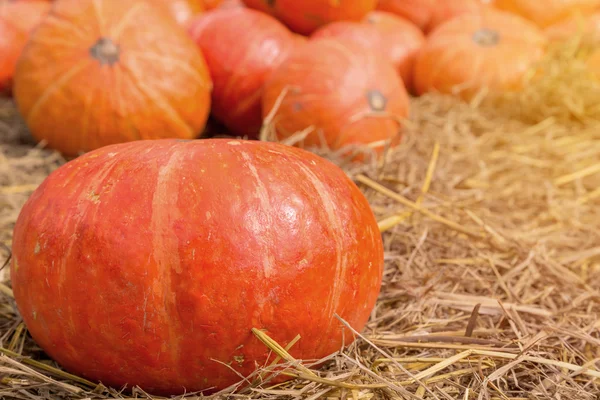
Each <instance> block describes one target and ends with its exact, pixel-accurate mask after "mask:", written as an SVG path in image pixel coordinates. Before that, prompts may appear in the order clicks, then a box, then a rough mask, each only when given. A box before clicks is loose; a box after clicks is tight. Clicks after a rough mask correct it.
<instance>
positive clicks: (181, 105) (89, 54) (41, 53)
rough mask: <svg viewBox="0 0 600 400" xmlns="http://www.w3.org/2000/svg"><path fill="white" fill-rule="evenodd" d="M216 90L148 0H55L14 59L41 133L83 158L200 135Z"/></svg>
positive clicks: (199, 60) (200, 62)
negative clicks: (131, 144) (109, 148)
mask: <svg viewBox="0 0 600 400" xmlns="http://www.w3.org/2000/svg"><path fill="white" fill-rule="evenodd" d="M98 18H101V19H102V21H103V24H102V25H99V24H98V23H97V21H98ZM140 23H142V24H141V25H140ZM74 27H80V28H79V29H76V30H75V31H73V29H74ZM84 27H85V28H84ZM67 38H68V39H67ZM211 87H212V83H211V80H210V75H209V72H208V68H207V66H206V62H205V60H204V57H203V56H202V54H201V53H200V52H199V50H198V49H197V47H196V45H195V44H194V42H193V41H192V39H191V38H189V37H188V35H187V33H186V32H185V31H184V30H183V29H180V28H179V27H178V26H177V24H176V23H175V22H174V21H173V20H172V19H171V18H170V17H168V16H165V15H163V14H162V13H160V12H159V10H158V9H157V8H155V7H154V6H152V5H151V4H150V3H146V2H145V1H142V0H133V1H117V0H103V1H93V0H57V1H56V2H55V3H54V5H53V8H52V11H51V12H50V14H49V15H48V17H47V18H45V19H44V20H43V21H42V23H41V24H40V25H39V26H38V28H37V29H36V30H35V31H34V32H33V34H32V36H31V39H30V42H29V44H28V46H27V47H26V48H25V50H24V52H23V55H22V57H21V59H20V61H19V63H18V64H17V70H16V73H15V82H14V95H15V100H16V102H17V105H18V108H19V110H20V112H21V115H23V117H24V119H25V122H26V123H27V126H28V127H29V129H30V131H31V133H32V135H33V136H34V137H35V138H36V139H38V140H46V141H47V143H48V145H49V147H51V148H54V149H57V150H59V151H61V152H62V153H64V154H65V155H77V154H79V153H80V152H85V151H90V150H93V149H95V148H98V147H101V146H106V145H109V144H113V143H119V142H124V141H131V140H138V139H159V138H168V137H173V138H193V137H195V136H197V135H198V133H199V132H200V131H201V130H202V128H203V127H204V125H205V123H206V120H207V117H208V114H209V110H210V92H211Z"/></svg>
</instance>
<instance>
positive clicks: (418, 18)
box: [377, 0, 436, 30]
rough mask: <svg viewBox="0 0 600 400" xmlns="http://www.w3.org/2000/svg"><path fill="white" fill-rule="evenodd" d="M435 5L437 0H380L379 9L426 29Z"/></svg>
mask: <svg viewBox="0 0 600 400" xmlns="http://www.w3.org/2000/svg"><path fill="white" fill-rule="evenodd" d="M435 5H436V1H435V0H379V2H378V3H377V9H378V10H381V11H387V12H391V13H393V14H396V15H398V16H400V17H403V18H406V19H408V20H409V21H411V22H412V23H414V24H415V25H417V26H418V27H419V28H421V29H423V30H424V29H425V28H426V27H427V25H428V24H429V21H430V20H431V14H432V12H433V9H434V7H435Z"/></svg>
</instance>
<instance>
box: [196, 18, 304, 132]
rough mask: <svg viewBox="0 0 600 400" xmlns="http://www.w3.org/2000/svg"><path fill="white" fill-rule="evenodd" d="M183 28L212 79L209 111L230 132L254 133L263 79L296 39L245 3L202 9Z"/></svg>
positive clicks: (259, 120)
mask: <svg viewBox="0 0 600 400" xmlns="http://www.w3.org/2000/svg"><path fill="white" fill-rule="evenodd" d="M189 33H190V36H191V37H192V39H193V40H194V41H195V42H196V44H197V45H198V47H199V48H200V50H201V51H202V54H203V55H204V57H205V59H206V61H207V64H208V69H209V71H210V74H211V77H212V81H213V83H214V88H213V92H212V114H213V115H214V116H215V117H216V118H217V119H218V120H220V121H221V122H222V123H223V124H224V125H225V126H226V127H227V128H229V129H230V130H231V131H232V133H234V134H237V135H240V136H244V135H248V136H249V137H253V138H255V137H256V136H257V135H258V132H259V131H260V127H261V125H262V112H261V95H262V87H263V83H264V81H265V79H266V77H267V76H268V74H269V73H270V72H271V71H272V70H273V68H275V67H276V66H277V65H278V64H279V63H280V62H281V61H282V60H283V58H284V57H285V56H286V55H287V54H288V52H289V51H290V50H292V48H294V46H295V40H296V39H295V38H294V37H293V36H292V33H291V32H290V31H289V29H287V28H286V27H285V25H283V24H282V23H280V22H279V21H277V20H276V19H275V18H273V17H270V16H269V15H267V14H264V13H262V12H260V11H256V10H253V9H250V8H234V9H220V10H213V11H210V12H207V13H206V14H204V15H202V16H200V17H199V18H196V19H194V21H193V22H192V23H191V25H190V29H189Z"/></svg>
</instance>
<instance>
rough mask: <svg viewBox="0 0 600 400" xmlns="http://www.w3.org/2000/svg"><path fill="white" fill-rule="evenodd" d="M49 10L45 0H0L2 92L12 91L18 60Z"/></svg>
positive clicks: (0, 77) (0, 79) (0, 84)
mask: <svg viewBox="0 0 600 400" xmlns="http://www.w3.org/2000/svg"><path fill="white" fill-rule="evenodd" d="M49 10H50V4H49V3H47V2H45V1H19V2H13V1H8V0H0V93H9V92H10V91H11V86H12V79H13V75H14V73H15V67H16V65H17V60H18V59H19V56H20V55H21V52H22V51H23V48H24V47H25V44H26V43H27V39H28V37H29V35H30V33H31V32H32V31H33V29H35V27H36V26H37V25H38V24H39V23H40V21H41V20H42V18H43V17H44V16H45V15H46V14H47V13H48V11H49Z"/></svg>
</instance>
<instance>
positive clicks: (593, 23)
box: [545, 12, 600, 42]
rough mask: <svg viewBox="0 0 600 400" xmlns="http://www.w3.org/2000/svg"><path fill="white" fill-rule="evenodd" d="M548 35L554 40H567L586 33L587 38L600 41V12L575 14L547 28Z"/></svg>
mask: <svg viewBox="0 0 600 400" xmlns="http://www.w3.org/2000/svg"><path fill="white" fill-rule="evenodd" d="M545 32H546V36H547V37H548V38H549V39H550V40H553V41H560V40H566V39H568V38H570V37H573V36H579V35H584V36H585V38H586V39H587V40H591V41H594V42H598V41H600V12H595V13H593V14H591V15H586V16H584V15H573V16H572V17H570V18H567V19H565V20H562V21H560V22H558V23H556V24H554V25H550V26H549V27H548V28H546V30H545Z"/></svg>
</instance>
